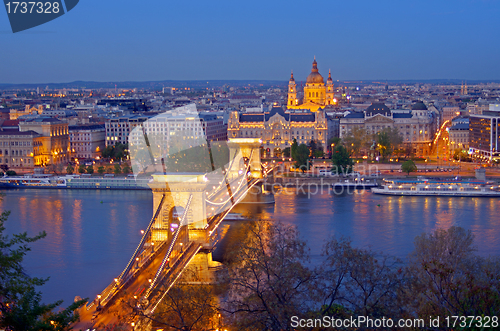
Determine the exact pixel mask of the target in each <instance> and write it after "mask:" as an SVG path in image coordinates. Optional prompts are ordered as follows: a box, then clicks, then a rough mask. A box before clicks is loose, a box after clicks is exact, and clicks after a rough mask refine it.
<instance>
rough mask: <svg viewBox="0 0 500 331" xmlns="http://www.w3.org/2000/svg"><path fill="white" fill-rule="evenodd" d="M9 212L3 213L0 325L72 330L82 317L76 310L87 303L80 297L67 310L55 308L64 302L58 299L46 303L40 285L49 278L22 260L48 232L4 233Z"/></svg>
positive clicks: (28, 328)
mask: <svg viewBox="0 0 500 331" xmlns="http://www.w3.org/2000/svg"><path fill="white" fill-rule="evenodd" d="M8 215H9V212H3V213H2V215H1V216H0V328H1V329H4V330H9V331H10V330H30V331H31V330H69V326H70V325H71V323H73V322H75V321H76V320H77V319H78V315H77V314H76V313H74V311H75V310H76V309H77V308H78V307H80V306H82V305H83V304H84V303H85V300H81V301H77V302H75V303H73V304H72V305H70V306H69V307H68V308H66V309H64V310H59V311H58V312H55V311H54V309H56V308H57V307H59V306H60V305H61V304H62V301H57V302H55V303H52V304H43V303H41V301H42V296H41V294H40V292H38V291H36V287H37V286H41V285H43V284H44V283H45V282H46V281H47V280H48V279H42V278H36V277H30V276H29V275H28V274H27V273H26V272H25V270H24V268H23V266H22V262H23V259H24V256H25V255H26V253H27V252H28V251H30V247H29V244H30V243H32V242H35V241H37V240H39V239H42V238H44V237H45V236H46V233H45V232H42V233H39V234H38V235H37V236H35V237H28V235H27V233H26V232H25V233H21V234H15V235H13V236H12V238H11V239H9V237H8V236H7V235H4V234H3V233H4V231H5V226H4V223H5V221H6V220H7V217H8Z"/></svg>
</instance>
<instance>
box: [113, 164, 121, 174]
mask: <svg viewBox="0 0 500 331" xmlns="http://www.w3.org/2000/svg"><path fill="white" fill-rule="evenodd" d="M113 172H114V173H115V175H119V174H121V173H122V168H121V167H120V165H119V164H115V168H114V170H113Z"/></svg>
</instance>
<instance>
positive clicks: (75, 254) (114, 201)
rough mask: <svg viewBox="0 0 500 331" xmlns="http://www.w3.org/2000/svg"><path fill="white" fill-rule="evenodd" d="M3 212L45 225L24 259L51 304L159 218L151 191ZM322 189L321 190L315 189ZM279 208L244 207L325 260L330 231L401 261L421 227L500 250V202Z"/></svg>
mask: <svg viewBox="0 0 500 331" xmlns="http://www.w3.org/2000/svg"><path fill="white" fill-rule="evenodd" d="M2 193H4V194H5V196H4V197H3V200H2V201H0V210H10V211H11V215H10V216H9V219H8V221H7V223H6V228H7V229H6V233H7V234H13V233H20V232H24V231H27V232H28V234H29V235H35V234H37V233H38V232H40V231H43V230H45V231H46V232H47V237H46V238H44V239H42V240H40V241H38V242H36V243H34V244H33V245H32V247H33V249H32V251H31V252H29V253H28V255H27V256H26V258H25V266H26V268H27V271H28V273H29V274H30V275H32V276H37V277H48V276H50V280H49V281H48V283H47V284H46V285H44V286H43V287H42V291H43V295H44V296H43V298H44V301H45V302H53V301H56V300H59V299H64V301H65V303H64V304H63V305H64V306H67V305H68V304H69V303H70V302H72V300H73V298H74V297H75V296H76V295H79V296H81V297H95V295H97V294H98V293H99V292H100V291H101V290H103V289H104V288H105V287H106V286H107V285H108V284H109V283H110V282H111V281H112V280H113V278H115V277H117V276H118V275H119V274H120V272H121V271H122V270H123V268H124V267H125V266H126V264H127V262H128V260H129V258H130V256H131V255H132V254H133V252H134V250H135V248H136V246H137V244H138V243H139V240H140V238H141V234H140V230H141V229H145V228H146V226H147V224H148V222H149V221H150V218H151V216H152V194H151V192H149V191H106V190H102V191H94V190H48V189H40V190H38V189H19V190H16V189H14V190H3V191H2ZM312 193H315V194H312ZM275 198H276V203H275V204H272V205H264V206H262V205H261V206H256V205H245V206H238V207H237V209H236V210H235V211H236V212H240V213H244V214H246V215H248V216H250V217H259V218H262V219H273V220H281V221H283V222H286V223H290V224H293V225H296V226H297V228H298V230H299V232H300V235H301V237H302V238H303V239H304V240H306V241H307V242H308V244H309V247H310V248H311V256H312V259H313V260H315V259H318V258H319V256H320V254H321V249H322V245H323V243H324V241H325V240H327V239H328V238H329V237H330V236H332V235H335V236H346V237H349V238H351V239H352V242H353V245H354V246H356V247H371V248H372V249H374V250H376V251H382V252H384V253H387V254H391V255H394V256H397V257H400V258H403V259H404V258H405V257H406V255H407V254H408V253H409V252H410V251H411V250H412V249H413V239H414V238H415V236H417V235H419V234H421V233H422V232H430V231H433V230H435V229H437V228H445V229H446V228H448V227H450V226H453V225H458V226H462V227H464V228H466V229H470V230H472V232H473V233H474V235H475V236H476V245H477V248H478V253H479V254H480V255H483V256H487V255H492V254H494V255H496V254H500V240H498V238H499V237H500V215H499V213H498V211H499V207H500V199H498V198H457V197H393V196H380V195H374V194H371V193H370V192H368V191H355V192H354V194H342V195H334V194H332V193H329V192H326V191H325V192H309V193H308V192H296V191H295V190H288V191H284V192H282V193H281V194H279V195H276V197H275Z"/></svg>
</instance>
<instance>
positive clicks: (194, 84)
mask: <svg viewBox="0 0 500 331" xmlns="http://www.w3.org/2000/svg"><path fill="white" fill-rule="evenodd" d="M385 82H387V83H389V84H409V85H412V84H417V83H420V84H461V83H462V82H465V80H463V79H423V80H417V79H408V80H385V79H380V80H373V79H372V80H346V81H339V82H335V84H336V85H339V84H340V85H351V86H352V85H369V84H383V83H385ZM297 83H299V84H304V83H305V82H300V81H297ZM480 83H500V80H489V81H486V80H467V85H474V84H480ZM287 84H288V81H279V80H163V81H145V82H136V81H126V82H94V81H75V82H70V83H39V84H0V90H11V89H36V88H37V87H40V88H45V87H47V86H48V88H49V89H63V88H67V89H71V88H78V89H82V88H87V89H100V88H105V89H112V88H115V87H116V88H120V89H130V88H139V89H153V90H161V89H162V88H163V87H176V88H177V87H178V88H184V87H189V88H195V89H204V88H207V87H208V88H213V87H221V86H223V85H228V86H234V87H244V86H248V85H249V86H252V87H256V86H261V87H273V86H274V87H286V85H287Z"/></svg>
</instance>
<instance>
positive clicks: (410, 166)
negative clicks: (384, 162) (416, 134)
mask: <svg viewBox="0 0 500 331" xmlns="http://www.w3.org/2000/svg"><path fill="white" fill-rule="evenodd" d="M401 170H402V171H403V172H406V173H407V174H408V175H410V172H415V171H417V166H416V165H415V162H413V160H406V161H404V162H403V164H402V165H401Z"/></svg>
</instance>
